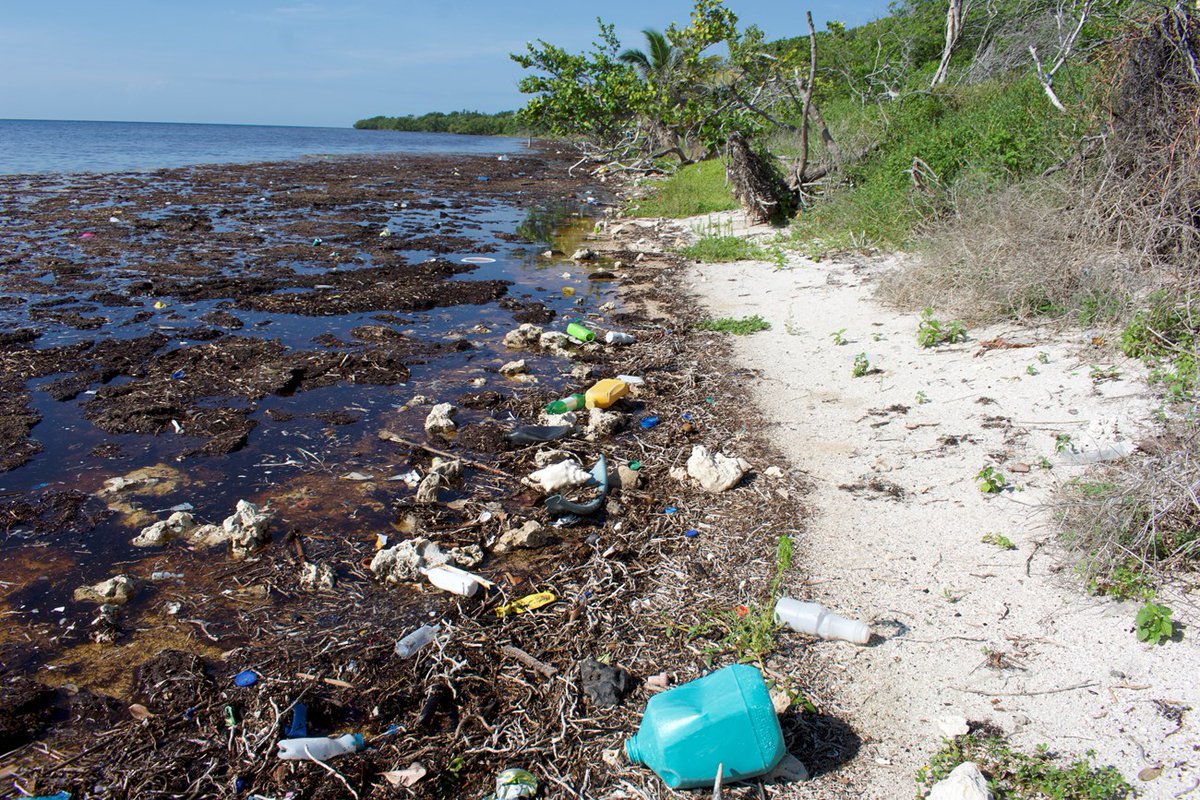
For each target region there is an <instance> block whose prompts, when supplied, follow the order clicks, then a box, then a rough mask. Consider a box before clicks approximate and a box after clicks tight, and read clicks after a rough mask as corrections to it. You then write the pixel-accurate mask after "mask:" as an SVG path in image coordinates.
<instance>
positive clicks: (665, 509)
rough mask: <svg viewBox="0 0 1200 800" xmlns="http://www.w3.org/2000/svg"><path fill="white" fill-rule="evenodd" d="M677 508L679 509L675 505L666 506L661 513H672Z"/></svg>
mask: <svg viewBox="0 0 1200 800" xmlns="http://www.w3.org/2000/svg"><path fill="white" fill-rule="evenodd" d="M678 510H679V509H678V508H676V507H675V506H667V507H666V508H664V509H663V513H664V514H674V513H675V512H676V511H678Z"/></svg>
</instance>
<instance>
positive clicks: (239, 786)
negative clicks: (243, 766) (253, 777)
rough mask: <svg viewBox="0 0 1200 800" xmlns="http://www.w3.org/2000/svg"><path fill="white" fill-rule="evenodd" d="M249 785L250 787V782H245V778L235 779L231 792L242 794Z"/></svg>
mask: <svg viewBox="0 0 1200 800" xmlns="http://www.w3.org/2000/svg"><path fill="white" fill-rule="evenodd" d="M249 785H250V781H248V780H246V779H245V778H237V779H235V780H234V782H233V790H234V791H235V792H243V791H245V790H246V787H247V786H249Z"/></svg>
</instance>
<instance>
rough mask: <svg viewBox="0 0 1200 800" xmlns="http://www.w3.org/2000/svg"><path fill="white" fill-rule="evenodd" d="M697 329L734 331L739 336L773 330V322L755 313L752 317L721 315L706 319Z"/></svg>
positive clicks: (717, 331) (718, 331)
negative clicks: (716, 317) (735, 317)
mask: <svg viewBox="0 0 1200 800" xmlns="http://www.w3.org/2000/svg"><path fill="white" fill-rule="evenodd" d="M696 330H701V331H713V332H714V333H733V334H736V335H738V336H746V335H748V334H751V333H758V332H759V331H769V330H771V323H769V322H767V321H766V320H765V319H763V318H762V317H760V316H759V315H758V314H755V315H754V316H752V317H742V318H741V319H734V318H733V317H721V318H720V319H709V320H705V321H704V322H701V323H699V324H697V325H696Z"/></svg>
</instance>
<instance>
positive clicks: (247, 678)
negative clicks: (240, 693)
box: [233, 669, 258, 689]
mask: <svg viewBox="0 0 1200 800" xmlns="http://www.w3.org/2000/svg"><path fill="white" fill-rule="evenodd" d="M233 683H234V685H235V686H241V687H242V688H243V689H244V688H246V687H247V686H253V685H254V684H256V683H258V673H257V672H255V671H254V670H252V669H244V670H242V671H241V672H239V673H238V674H237V675H234V676H233Z"/></svg>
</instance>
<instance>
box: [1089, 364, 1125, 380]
mask: <svg viewBox="0 0 1200 800" xmlns="http://www.w3.org/2000/svg"><path fill="white" fill-rule="evenodd" d="M1088 377H1089V378H1091V379H1092V383H1104V382H1105V381H1115V380H1117V379H1118V378H1120V377H1121V371H1120V370H1119V369H1117V368H1116V367H1098V366H1096V365H1095V364H1093V365H1092V368H1091V369H1089V370H1088Z"/></svg>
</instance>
